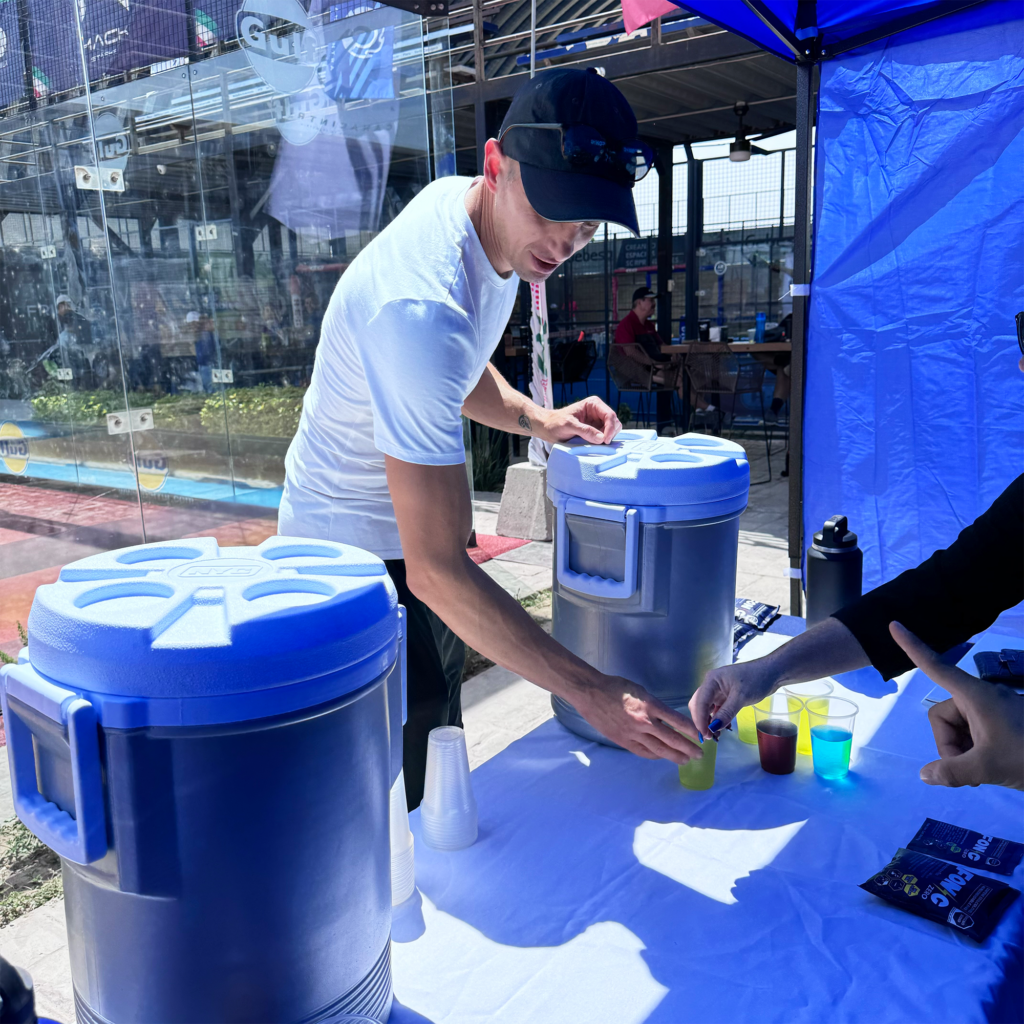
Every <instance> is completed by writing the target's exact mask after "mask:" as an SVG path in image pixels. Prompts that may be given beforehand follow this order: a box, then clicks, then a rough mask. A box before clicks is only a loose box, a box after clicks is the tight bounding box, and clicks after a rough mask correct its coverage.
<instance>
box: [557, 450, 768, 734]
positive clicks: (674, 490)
mask: <svg viewBox="0 0 1024 1024" xmlns="http://www.w3.org/2000/svg"><path fill="white" fill-rule="evenodd" d="M749 489H750V467H749V465H748V463H747V456H746V452H745V451H744V450H743V448H742V447H740V445H738V444H735V443H734V442H732V441H726V440H724V439H722V438H719V437H709V436H707V435H705V434H684V435H682V436H681V437H674V438H669V437H658V436H657V434H656V433H655V432H654V431H653V430H632V431H622V432H621V433H620V434H619V435H618V437H617V438H616V439H615V441H614V442H612V444H609V445H587V444H582V443H580V444H556V445H555V446H554V447H553V448H552V451H551V455H550V457H549V459H548V496H549V497H550V498H551V500H552V502H553V503H554V505H555V574H554V575H555V579H554V587H553V597H552V635H553V636H554V638H555V639H556V640H558V641H559V643H561V644H563V645H564V646H565V647H567V648H568V649H569V650H570V651H572V652H573V653H574V654H577V655H578V656H579V657H581V658H582V659H583V660H584V661H586V662H588V663H589V664H591V665H593V666H594V667H595V668H598V669H600V670H601V671H602V672H606V673H608V674H609V675H617V676H624V677H626V678H627V679H631V680H633V681H634V682H637V683H640V684H641V685H642V686H644V687H646V688H647V690H648V691H650V693H652V694H653V695H654V696H656V697H658V698H660V699H661V700H663V701H664V702H665V703H666V704H668V705H669V706H670V707H674V708H682V707H685V705H686V703H687V702H688V700H689V699H690V696H691V695H692V694H693V691H694V690H695V689H696V688H697V687H698V686H699V685H700V683H701V681H702V680H703V678H704V675H705V673H706V672H707V671H708V670H709V669H712V668H715V667H717V666H718V665H724V664H728V663H730V662H731V661H732V630H733V616H734V614H735V596H736V556H737V544H738V539H739V518H740V514H741V513H742V512H743V510H744V509H745V508H746V506H747V494H748V491H749ZM551 700H552V705H553V707H554V710H555V714H556V715H557V716H558V718H559V719H560V720H561V722H562V723H563V724H564V725H566V726H568V727H569V728H570V729H572V730H573V731H574V732H576V733H579V735H581V736H584V737H586V738H587V739H592V740H597V741H599V742H602V743H607V742H608V741H607V740H606V739H605V737H603V736H602V735H601V734H600V733H598V732H597V730H596V729H594V728H593V726H591V725H590V724H589V723H588V722H587V721H586V720H585V719H584V718H583V717H582V716H581V715H580V714H579V713H578V712H577V711H576V709H575V708H573V707H572V706H571V705H570V704H568V703H566V702H565V701H564V700H562V699H561V698H560V697H557V696H553V697H552V698H551Z"/></svg>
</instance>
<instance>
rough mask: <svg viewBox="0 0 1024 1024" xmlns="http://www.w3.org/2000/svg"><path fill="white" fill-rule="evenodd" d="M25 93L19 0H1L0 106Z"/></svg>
mask: <svg viewBox="0 0 1024 1024" xmlns="http://www.w3.org/2000/svg"><path fill="white" fill-rule="evenodd" d="M24 94H25V54H24V52H23V51H22V48H21V36H20V34H19V32H18V0H0V107H6V106H7V105H8V104H9V103H14V102H16V101H17V100H19V99H21V97H22V96H23V95H24Z"/></svg>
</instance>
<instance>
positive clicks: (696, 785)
mask: <svg viewBox="0 0 1024 1024" xmlns="http://www.w3.org/2000/svg"><path fill="white" fill-rule="evenodd" d="M700 752H701V753H702V754H703V755H704V756H703V757H702V758H701V759H700V760H699V761H698V760H697V759H696V758H694V760H692V761H687V762H686V764H681V765H680V766H679V781H680V782H681V783H682V784H683V785H684V786H685V787H686V788H687V789H710V788H711V787H712V786H713V785H714V784H715V760H716V758H717V757H718V740H705V741H704V742H703V743H702V744H701V748H700Z"/></svg>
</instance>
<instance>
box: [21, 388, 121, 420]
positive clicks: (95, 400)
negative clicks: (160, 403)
mask: <svg viewBox="0 0 1024 1024" xmlns="http://www.w3.org/2000/svg"><path fill="white" fill-rule="evenodd" d="M123 408H124V395H123V394H121V393H120V392H117V391H74V390H65V389H64V388H62V387H61V386H60V385H59V384H57V383H56V382H54V381H47V382H46V383H45V384H44V385H43V388H42V391H41V393H40V394H38V395H36V397H35V398H33V399H32V419H34V420H39V421H40V422H42V423H69V422H70V423H76V424H79V425H81V426H93V425H95V424H96V423H98V422H99V421H101V420H102V419H103V418H104V417H105V416H106V415H107V413H108V412H117V410H118V409H123Z"/></svg>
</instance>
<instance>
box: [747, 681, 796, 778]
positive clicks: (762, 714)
mask: <svg viewBox="0 0 1024 1024" xmlns="http://www.w3.org/2000/svg"><path fill="white" fill-rule="evenodd" d="M766 703H767V707H765V706H757V707H755V708H754V721H755V723H756V725H757V751H758V753H759V754H760V755H761V767H762V768H763V769H764V770H765V771H766V772H770V773H771V774H772V775H790V774H792V772H793V769H794V768H796V741H797V736H799V734H800V712H801V711H803V710H804V703H803V701H802V700H800V699H799V698H798V697H786V696H785V695H783V697H782V698H781V699H776V700H772V701H771V702H770V703H768V702H766Z"/></svg>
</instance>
